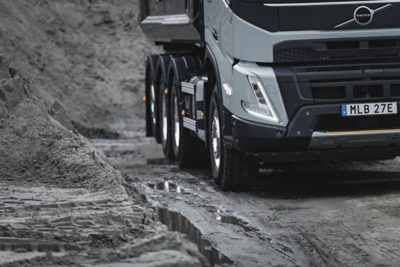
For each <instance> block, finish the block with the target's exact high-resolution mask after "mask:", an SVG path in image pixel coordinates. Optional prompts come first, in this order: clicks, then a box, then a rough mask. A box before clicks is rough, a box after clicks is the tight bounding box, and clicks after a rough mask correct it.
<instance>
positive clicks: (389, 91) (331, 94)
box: [311, 80, 400, 102]
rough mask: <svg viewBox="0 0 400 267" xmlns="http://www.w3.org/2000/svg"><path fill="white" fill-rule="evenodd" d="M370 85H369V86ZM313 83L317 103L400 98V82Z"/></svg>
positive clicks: (313, 93) (313, 94) (312, 88)
mask: <svg viewBox="0 0 400 267" xmlns="http://www.w3.org/2000/svg"><path fill="white" fill-rule="evenodd" d="M367 83H368V84H367ZM333 84H334V85H332V84H330V83H329V82H326V83H311V90H312V96H313V99H314V100H315V101H318V102H324V101H343V100H349V101H352V100H354V101H360V100H361V101H368V100H380V99H387V98H388V97H389V98H399V97H400V81H398V80H392V81H391V80H387V81H382V82H381V83H379V84H373V83H371V82H359V81H353V82H345V85H341V86H340V85H338V84H337V83H333Z"/></svg>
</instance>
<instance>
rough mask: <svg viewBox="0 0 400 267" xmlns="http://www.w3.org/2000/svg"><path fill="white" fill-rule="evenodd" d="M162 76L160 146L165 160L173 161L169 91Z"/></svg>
mask: <svg viewBox="0 0 400 267" xmlns="http://www.w3.org/2000/svg"><path fill="white" fill-rule="evenodd" d="M166 84H167V83H166V80H165V77H164V75H162V77H161V79H160V81H159V88H158V92H159V99H160V129H161V144H162V148H163V151H164V155H165V157H166V158H167V159H173V158H174V153H173V150H172V136H171V120H170V116H169V114H170V111H169V99H168V96H169V89H168V87H167V85H166Z"/></svg>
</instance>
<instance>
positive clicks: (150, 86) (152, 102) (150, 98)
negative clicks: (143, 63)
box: [146, 57, 160, 142]
mask: <svg viewBox="0 0 400 267" xmlns="http://www.w3.org/2000/svg"><path fill="white" fill-rule="evenodd" d="M152 60H153V57H151V58H149V59H148V62H147V67H146V114H147V118H146V128H147V129H146V132H147V136H154V137H155V138H156V140H157V142H160V128H159V119H158V116H157V114H158V107H157V102H158V95H157V94H156V89H155V84H154V81H155V75H154V70H153V66H152V64H153V62H152Z"/></svg>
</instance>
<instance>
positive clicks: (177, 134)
mask: <svg viewBox="0 0 400 267" xmlns="http://www.w3.org/2000/svg"><path fill="white" fill-rule="evenodd" d="M172 105H173V107H174V115H173V119H174V138H175V148H176V150H178V148H179V141H180V134H181V133H180V122H179V109H178V97H177V96H176V94H175V95H174V98H173V103H172Z"/></svg>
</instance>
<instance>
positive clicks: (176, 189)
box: [147, 181, 186, 194]
mask: <svg viewBox="0 0 400 267" xmlns="http://www.w3.org/2000/svg"><path fill="white" fill-rule="evenodd" d="M147 185H148V186H149V187H150V188H151V189H156V190H159V191H164V192H173V193H180V194H184V193H186V192H185V189H183V188H182V187H180V186H178V185H177V184H175V183H172V182H168V181H165V182H160V183H156V184H147Z"/></svg>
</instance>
